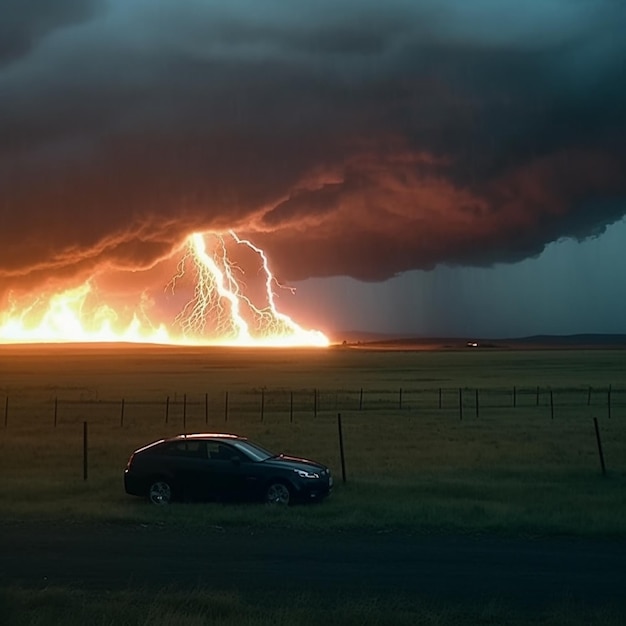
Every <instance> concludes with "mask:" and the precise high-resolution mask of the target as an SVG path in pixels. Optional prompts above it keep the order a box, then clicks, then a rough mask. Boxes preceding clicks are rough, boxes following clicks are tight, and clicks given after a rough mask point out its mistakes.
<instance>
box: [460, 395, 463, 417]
mask: <svg viewBox="0 0 626 626" xmlns="http://www.w3.org/2000/svg"><path fill="white" fill-rule="evenodd" d="M459 419H460V420H462V419H463V389H461V387H459Z"/></svg>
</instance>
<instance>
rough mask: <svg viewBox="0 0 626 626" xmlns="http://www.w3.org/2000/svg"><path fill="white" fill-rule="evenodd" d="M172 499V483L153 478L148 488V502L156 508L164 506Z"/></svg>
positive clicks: (167, 480) (163, 479)
mask: <svg viewBox="0 0 626 626" xmlns="http://www.w3.org/2000/svg"><path fill="white" fill-rule="evenodd" d="M173 499H174V488H173V486H172V482H171V481H170V480H169V479H167V478H155V479H153V480H151V481H150V486H149V487H148V500H149V501H150V502H151V503H152V504H154V505H156V506H164V505H166V504H169V503H170V502H172V500H173Z"/></svg>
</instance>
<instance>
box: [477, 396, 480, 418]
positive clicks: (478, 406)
mask: <svg viewBox="0 0 626 626" xmlns="http://www.w3.org/2000/svg"><path fill="white" fill-rule="evenodd" d="M476 417H480V404H479V402H478V389H476Z"/></svg>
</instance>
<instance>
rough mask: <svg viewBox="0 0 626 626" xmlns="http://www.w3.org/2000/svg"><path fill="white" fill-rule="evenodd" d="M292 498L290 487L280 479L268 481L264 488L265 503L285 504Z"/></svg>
mask: <svg viewBox="0 0 626 626" xmlns="http://www.w3.org/2000/svg"><path fill="white" fill-rule="evenodd" d="M291 500H292V494H291V487H290V486H289V485H288V484H287V483H285V482H283V481H280V480H273V481H271V482H270V483H268V485H267V487H266V489H265V502H266V503H267V504H279V505H281V506H287V505H288V504H289V503H290V502H291Z"/></svg>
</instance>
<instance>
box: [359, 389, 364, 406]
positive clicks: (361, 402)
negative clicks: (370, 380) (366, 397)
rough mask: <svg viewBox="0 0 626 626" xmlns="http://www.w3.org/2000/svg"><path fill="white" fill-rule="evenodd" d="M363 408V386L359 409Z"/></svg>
mask: <svg viewBox="0 0 626 626" xmlns="http://www.w3.org/2000/svg"><path fill="white" fill-rule="evenodd" d="M362 410H363V387H361V392H360V393H359V411H362Z"/></svg>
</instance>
